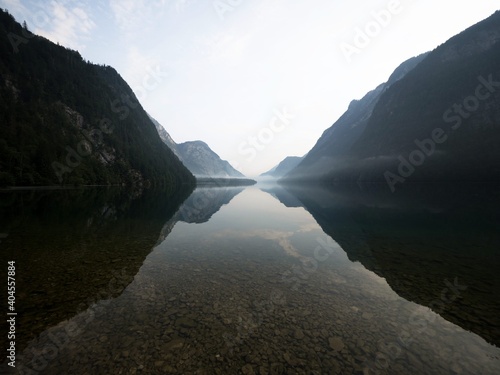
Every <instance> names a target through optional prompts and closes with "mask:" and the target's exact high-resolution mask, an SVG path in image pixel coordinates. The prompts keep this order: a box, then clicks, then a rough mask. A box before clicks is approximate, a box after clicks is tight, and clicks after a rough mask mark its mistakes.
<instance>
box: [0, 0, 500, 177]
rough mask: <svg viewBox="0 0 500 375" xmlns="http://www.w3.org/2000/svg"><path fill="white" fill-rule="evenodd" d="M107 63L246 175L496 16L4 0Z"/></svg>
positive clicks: (444, 3)
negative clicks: (399, 70)
mask: <svg viewBox="0 0 500 375" xmlns="http://www.w3.org/2000/svg"><path fill="white" fill-rule="evenodd" d="M0 6H1V7H2V8H7V9H8V10H9V12H10V13H11V14H13V15H14V16H15V17H16V19H17V20H18V21H20V22H22V21H23V20H26V22H27V23H28V27H29V28H30V30H31V31H34V32H35V33H37V34H41V35H44V36H45V37H47V38H49V39H50V40H52V41H54V42H59V43H60V44H62V45H64V46H67V47H70V48H73V49H77V50H78V51H80V53H81V54H82V56H83V57H84V58H85V59H87V60H90V61H91V62H94V63H99V64H106V65H111V66H113V67H114V68H116V70H117V71H118V72H119V73H120V74H121V75H122V77H123V78H124V79H125V80H126V81H127V82H128V83H129V85H130V86H131V87H132V88H133V90H134V91H135V93H136V95H137V96H138V97H139V99H140V101H141V103H142V105H143V106H144V108H145V109H146V110H147V111H148V112H149V113H150V114H151V115H152V116H153V117H155V118H156V119H157V120H158V121H159V122H160V123H161V124H163V126H164V127H165V128H166V129H167V131H168V132H169V133H170V135H171V136H172V137H173V138H174V140H175V141H176V142H178V143H180V142H184V141H188V140H196V139H200V140H203V141H205V142H206V143H208V144H209V145H210V147H211V148H212V149H213V150H214V151H215V152H217V153H218V154H219V155H220V156H221V157H222V158H223V159H226V160H229V161H230V162H231V163H232V164H233V166H235V167H236V168H238V169H239V170H240V171H241V172H243V173H244V174H247V175H248V176H255V175H258V174H260V173H262V172H264V171H266V170H268V169H270V168H271V167H273V166H274V165H275V164H277V163H278V162H279V161H281V160H282V159H283V158H284V157H286V156H289V155H303V154H305V153H306V152H307V151H309V150H310V149H311V148H312V146H314V144H315V143H316V141H317V140H318V138H319V137H320V135H321V134H322V132H323V131H324V130H325V129H327V128H328V127H330V126H331V125H332V124H333V123H334V122H335V121H336V120H337V118H338V117H339V116H340V115H342V113H343V112H344V111H345V110H346V109H347V106H348V105H349V102H350V101H351V100H352V99H359V98H361V97H362V96H364V94H365V93H366V92H368V91H369V90H371V89H373V88H375V87H376V86H377V85H378V84H380V83H382V82H384V81H386V80H387V78H388V77H389V75H390V74H391V73H392V71H393V70H394V69H395V68H396V67H397V66H398V65H399V64H400V63H401V62H403V61H404V60H406V59H408V58H410V57H412V56H416V55H418V54H420V53H422V52H426V51H428V50H432V49H434V48H435V47H437V46H438V45H439V44H442V43H444V42H445V41H446V40H447V39H449V38H450V37H452V36H453V35H455V34H457V33H459V32H460V31H462V30H464V29H465V28H467V27H469V26H471V25H473V24H474V23H477V22H479V21H481V20H482V19H484V18H486V17H488V16H489V15H491V14H492V13H493V12H494V11H495V10H496V9H497V8H499V7H498V5H497V2H496V1H492V0H476V1H474V2H471V1H456V0H455V1H452V0H439V1H436V0H432V1H431V0H400V1H397V0H389V1H387V0H384V1H378V0H359V1H347V0H343V1H336V0H308V1H306V0H300V1H299V0H296V1H293V0H287V1H285V0H197V1H195V0H103V1H96V0H78V1H72V0H60V1H56V0H54V1H51V0H48V1H35V0H0Z"/></svg>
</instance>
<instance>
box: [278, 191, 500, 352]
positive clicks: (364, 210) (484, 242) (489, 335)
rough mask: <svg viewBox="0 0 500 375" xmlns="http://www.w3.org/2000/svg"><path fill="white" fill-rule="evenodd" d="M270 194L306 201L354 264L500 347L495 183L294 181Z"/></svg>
mask: <svg viewBox="0 0 500 375" xmlns="http://www.w3.org/2000/svg"><path fill="white" fill-rule="evenodd" d="M270 194H272V195H273V196H275V197H277V198H278V199H280V201H282V203H283V204H285V205H289V204H290V203H291V202H292V204H293V205H292V207H297V206H298V205H297V202H300V203H301V205H302V206H303V207H304V208H305V209H306V210H307V211H308V212H309V213H310V214H311V215H312V216H313V217H314V219H315V220H316V221H317V223H318V224H319V225H320V226H321V228H322V229H323V231H324V232H325V233H326V234H328V235H329V236H331V238H332V239H333V240H334V241H335V242H336V243H337V244H339V245H340V247H341V248H342V250H344V251H345V253H346V255H347V257H348V258H349V259H350V260H351V261H352V262H359V263H361V264H362V265H363V266H364V267H365V268H366V269H368V270H370V271H372V272H374V273H376V274H377V275H379V276H380V277H383V278H384V279H385V280H386V281H387V283H388V284H389V286H390V287H391V288H392V289H393V290H394V291H395V292H396V293H398V295H400V296H401V297H403V298H405V299H406V300H408V301H412V302H415V303H417V304H419V305H422V306H427V307H429V308H430V309H432V310H434V312H436V313H437V314H439V315H441V316H442V317H443V318H445V319H446V320H448V321H450V322H452V323H453V324H456V325H459V326H460V327H462V328H464V329H466V330H468V331H472V332H474V333H476V334H478V335H480V336H481V337H483V338H484V339H485V340H486V341H488V342H490V343H492V344H494V345H496V346H499V345H500V315H499V314H498V311H499V309H500V279H499V278H498V277H497V274H498V269H499V267H500V254H499V252H498V247H499V245H500V234H499V232H498V229H497V228H498V225H499V221H500V216H499V215H498V212H499V209H500V194H499V190H498V187H497V186H496V185H493V184H491V185H488V184H487V185H480V186H478V185H477V184H463V185H460V186H456V184H428V185H427V184H408V185H405V186H404V187H403V188H401V189H398V191H397V192H396V193H391V191H390V190H389V189H387V188H386V187H385V186H383V185H379V186H370V188H369V189H361V188H359V187H358V186H357V185H355V184H354V185H352V184H342V185H339V186H336V187H320V186H317V185H315V186H309V185H294V184H291V185H286V186H285V187H281V188H280V187H276V188H274V190H271V191H270ZM291 197H294V198H295V201H293V200H292V199H291ZM450 283H451V284H450ZM457 284H458V285H460V298H458V299H456V300H453V302H452V303H450V300H451V298H450V300H445V299H444V298H445V297H443V295H444V294H443V293H445V292H446V291H448V292H449V290H448V289H446V287H449V286H450V285H451V286H454V285H457ZM449 295H450V294H448V296H449ZM442 301H446V302H445V303H442Z"/></svg>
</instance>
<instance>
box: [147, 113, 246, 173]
mask: <svg viewBox="0 0 500 375" xmlns="http://www.w3.org/2000/svg"><path fill="white" fill-rule="evenodd" d="M150 118H151V120H152V121H153V124H154V125H155V127H156V130H157V131H158V134H159V135H160V138H161V139H162V141H163V142H164V143H165V144H166V145H167V146H168V147H169V148H170V149H171V150H172V151H173V152H174V153H175V155H177V157H178V158H179V159H180V160H181V161H182V162H183V163H184V165H185V166H186V167H187V168H188V169H189V170H190V171H191V173H193V174H194V175H195V176H198V177H226V178H229V177H231V178H241V177H245V176H244V175H243V174H242V173H240V172H239V171H237V170H236V169H234V168H233V167H232V166H231V164H229V163H228V162H227V161H225V160H222V159H221V158H220V157H219V155H217V154H216V153H215V152H214V151H212V149H211V148H210V147H209V146H208V145H207V144H206V143H205V142H202V141H191V142H184V143H180V144H177V143H175V141H174V140H173V139H172V137H171V136H170V134H168V132H167V131H166V130H165V128H164V127H163V126H162V125H161V124H160V123H159V122H158V121H156V120H155V119H153V118H152V117H151V116H150Z"/></svg>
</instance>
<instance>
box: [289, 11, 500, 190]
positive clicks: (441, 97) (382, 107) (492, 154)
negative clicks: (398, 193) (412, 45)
mask: <svg viewBox="0 0 500 375" xmlns="http://www.w3.org/2000/svg"><path fill="white" fill-rule="evenodd" d="M499 40H500V12H496V13H495V14H493V15H492V16H491V17H489V18H488V19H486V20H484V21H482V22H480V23H478V24H477V25H475V26H472V27H470V28H469V29H467V30H465V31H464V32H462V33H461V34H459V35H457V36H455V37H453V38H451V39H450V40H448V41H447V42H446V43H444V44H442V45H441V46H439V47H437V48H436V49H435V50H434V51H432V52H430V53H429V54H426V55H422V56H419V57H418V58H416V59H411V60H409V61H407V62H406V63H404V64H403V65H402V66H400V67H399V68H398V70H397V71H396V72H395V73H394V74H393V76H392V77H391V79H390V80H389V81H388V83H387V84H384V85H382V86H379V87H378V88H377V89H375V90H374V91H372V92H370V93H369V94H367V95H366V96H365V97H364V98H363V99H362V100H360V101H359V102H353V103H351V106H350V107H349V109H348V110H347V112H346V113H345V114H344V115H343V116H342V117H341V118H340V119H339V120H338V121H337V122H336V123H335V124H334V125H333V126H332V127H331V128H330V129H328V130H327V131H326V132H325V133H324V134H323V136H322V137H321V139H320V140H319V141H318V143H317V144H316V145H315V146H314V148H313V149H312V150H311V151H310V152H309V154H308V155H307V157H306V158H305V159H304V161H303V162H302V163H300V164H299V166H298V167H297V168H295V169H294V170H292V171H291V172H290V173H289V174H288V175H287V176H285V178H286V179H287V180H299V179H309V180H322V181H324V182H327V183H331V182H335V181H377V182H384V183H387V184H388V186H389V188H390V189H391V190H392V191H395V190H396V189H397V188H398V187H400V186H401V184H403V183H404V182H406V181H407V180H408V181H499V180H500V148H499V147H498V144H499V143H500V129H499V127H500V82H499V81H500V43H498V41H499Z"/></svg>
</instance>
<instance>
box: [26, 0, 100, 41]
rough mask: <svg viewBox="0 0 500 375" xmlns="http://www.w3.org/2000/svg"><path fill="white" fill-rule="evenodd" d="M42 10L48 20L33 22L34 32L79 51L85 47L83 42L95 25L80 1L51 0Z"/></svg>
mask: <svg viewBox="0 0 500 375" xmlns="http://www.w3.org/2000/svg"><path fill="white" fill-rule="evenodd" d="M43 11H44V12H45V17H46V19H48V20H49V22H47V23H46V25H36V24H35V25H34V27H35V29H34V31H35V33H37V34H39V35H42V36H44V37H46V38H47V39H50V40H52V41H53V42H57V43H59V44H62V45H64V46H65V47H69V48H73V49H76V50H79V51H82V50H84V49H85V42H86V41H88V40H89V39H90V36H91V32H92V30H93V29H94V28H95V26H96V25H95V23H94V21H93V20H92V19H91V17H90V16H89V13H88V12H87V11H86V10H85V9H84V5H83V4H82V3H80V4H77V3H74V2H71V3H69V2H66V3H62V2H56V1H51V2H50V3H49V4H48V6H47V7H46V8H45V9H44V10H43ZM39 13H40V11H39ZM39 17H40V15H39ZM40 19H42V17H40Z"/></svg>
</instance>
